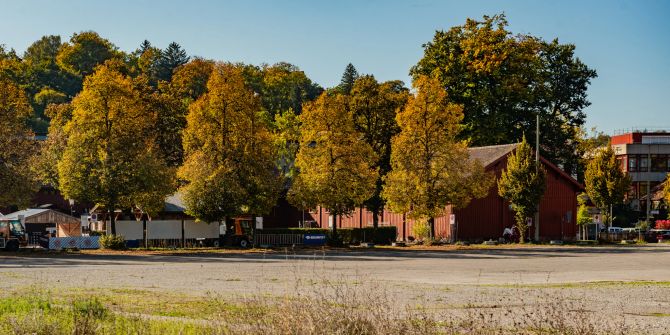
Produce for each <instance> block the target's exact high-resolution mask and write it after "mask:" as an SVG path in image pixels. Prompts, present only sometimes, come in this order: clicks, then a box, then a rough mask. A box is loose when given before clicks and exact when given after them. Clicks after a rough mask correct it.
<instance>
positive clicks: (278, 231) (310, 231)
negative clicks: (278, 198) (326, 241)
mask: <svg viewBox="0 0 670 335" xmlns="http://www.w3.org/2000/svg"><path fill="white" fill-rule="evenodd" d="M256 234H299V235H302V234H326V235H328V236H330V229H324V228H271V229H256Z"/></svg>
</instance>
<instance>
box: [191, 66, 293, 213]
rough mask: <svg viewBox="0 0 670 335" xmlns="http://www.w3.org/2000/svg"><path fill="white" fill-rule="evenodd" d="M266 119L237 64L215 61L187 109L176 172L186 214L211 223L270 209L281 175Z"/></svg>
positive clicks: (276, 195)
mask: <svg viewBox="0 0 670 335" xmlns="http://www.w3.org/2000/svg"><path fill="white" fill-rule="evenodd" d="M268 122H269V120H268V118H267V117H266V116H265V115H264V112H262V111H261V105H260V100H259V97H258V96H257V95H256V94H255V93H254V92H253V91H251V90H250V89H249V88H248V87H247V86H246V85H245V82H244V77H243V75H242V68H241V67H239V66H235V65H232V64H217V65H215V66H214V69H213V71H212V73H211V75H210V77H209V81H208V83H207V92H206V93H205V94H203V95H202V96H201V97H200V98H199V99H198V100H197V101H195V102H194V103H193V104H191V106H190V108H189V114H188V117H187V126H186V129H185V130H184V139H183V142H184V155H185V159H184V165H183V166H182V167H181V168H180V170H179V176H180V178H183V179H184V180H185V181H186V185H185V186H184V187H183V188H182V192H183V194H184V201H185V204H186V207H187V212H188V213H189V214H191V215H193V216H195V217H196V218H198V219H200V220H203V221H206V222H215V221H222V220H224V219H225V218H227V217H233V216H236V215H242V214H251V215H256V214H265V213H268V212H269V211H270V209H271V208H272V206H274V205H275V203H276V201H277V197H278V194H279V190H280V186H281V183H280V181H281V179H280V177H279V174H278V173H277V170H276V167H275V163H276V156H277V154H276V148H275V146H274V139H273V137H272V133H271V132H270V129H269V126H268Z"/></svg>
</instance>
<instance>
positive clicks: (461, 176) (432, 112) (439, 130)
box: [383, 77, 492, 238]
mask: <svg viewBox="0 0 670 335" xmlns="http://www.w3.org/2000/svg"><path fill="white" fill-rule="evenodd" d="M413 86H414V88H415V89H416V91H417V93H416V94H415V95H411V96H410V97H409V100H408V102H407V104H406V105H405V107H404V108H403V109H402V111H401V112H400V113H398V115H397V116H396V120H397V122H398V126H399V127H400V133H399V134H398V135H397V136H395V137H394V138H393V140H392V142H391V172H390V173H388V174H387V175H386V178H385V179H384V181H385V185H384V190H383V196H384V198H385V199H386V200H387V203H388V206H389V207H390V208H391V209H392V210H393V211H395V212H398V213H408V214H409V217H412V218H416V219H428V223H429V226H430V231H431V234H430V236H431V238H434V237H435V217H437V216H440V215H442V214H443V213H444V210H445V207H446V206H447V205H453V206H454V207H456V208H458V207H463V206H466V205H467V204H468V203H469V202H470V200H471V199H472V198H480V197H483V196H485V195H486V194H487V192H488V190H489V189H490V187H491V185H492V177H491V176H490V175H489V174H488V173H486V172H485V171H484V168H483V167H482V166H481V164H480V163H479V162H478V161H476V160H471V159H470V155H469V153H468V149H467V144H466V142H464V141H460V140H458V139H457V136H458V134H459V132H460V130H461V127H462V126H461V121H462V120H463V112H462V107H461V106H459V105H457V104H454V103H452V102H451V101H450V100H449V98H448V96H447V92H446V91H445V90H444V89H443V88H442V87H441V86H440V83H439V82H438V81H437V80H436V79H434V78H429V77H419V78H417V79H416V80H415V81H414V84H413Z"/></svg>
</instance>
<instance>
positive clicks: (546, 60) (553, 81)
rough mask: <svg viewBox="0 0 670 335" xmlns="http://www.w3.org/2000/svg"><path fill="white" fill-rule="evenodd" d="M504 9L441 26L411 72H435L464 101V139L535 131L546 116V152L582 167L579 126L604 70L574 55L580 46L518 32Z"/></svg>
mask: <svg viewBox="0 0 670 335" xmlns="http://www.w3.org/2000/svg"><path fill="white" fill-rule="evenodd" d="M506 28H507V20H506V18H505V16H504V15H495V16H492V17H488V16H484V19H483V20H482V21H476V20H472V19H468V20H467V21H466V23H465V24H464V25H462V26H455V27H453V28H451V29H449V30H448V31H437V32H436V33H435V36H434V38H433V40H432V41H431V42H428V43H426V44H424V57H423V58H422V59H421V60H420V61H419V62H418V63H417V64H416V65H415V66H414V67H413V68H412V69H411V71H410V73H411V75H412V76H413V77H414V78H416V77H417V76H420V75H434V76H437V78H439V79H440V82H441V83H442V86H443V87H444V88H445V89H447V90H448V91H449V94H450V99H451V100H452V101H454V103H457V104H460V105H463V113H464V121H463V123H464V125H465V128H464V130H463V132H462V133H461V135H460V138H462V139H467V140H469V141H470V143H471V145H475V146H482V145H494V144H507V143H512V142H514V141H516V140H517V139H518V138H520V137H521V136H522V134H529V135H532V137H531V138H535V119H536V115H540V122H541V130H540V131H541V135H542V141H541V154H542V155H543V156H544V157H546V158H548V159H549V160H551V161H552V162H553V163H555V164H558V165H559V166H561V167H562V168H563V169H564V170H565V171H566V172H568V173H576V172H578V171H579V164H580V158H581V155H580V153H579V151H578V148H577V142H578V141H577V129H578V128H579V127H580V126H582V125H583V124H584V122H585V119H586V116H585V114H584V113H583V109H584V108H586V107H587V106H589V104H590V103H589V101H588V100H587V94H586V91H587V88H588V85H589V83H590V80H591V79H593V78H595V77H596V72H595V71H594V70H592V69H590V68H588V67H587V66H586V65H584V64H583V63H582V62H581V61H580V60H579V58H577V57H576V56H575V55H574V50H575V46H574V45H570V44H559V43H558V41H557V40H554V41H552V42H545V41H543V40H541V39H539V38H537V37H535V36H531V35H513V34H512V33H511V32H509V31H508V30H507V29H506Z"/></svg>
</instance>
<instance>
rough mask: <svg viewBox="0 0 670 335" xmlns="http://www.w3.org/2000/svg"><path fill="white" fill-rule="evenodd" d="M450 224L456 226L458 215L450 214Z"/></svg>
mask: <svg viewBox="0 0 670 335" xmlns="http://www.w3.org/2000/svg"><path fill="white" fill-rule="evenodd" d="M449 224H452V225H453V224H456V214H449Z"/></svg>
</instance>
